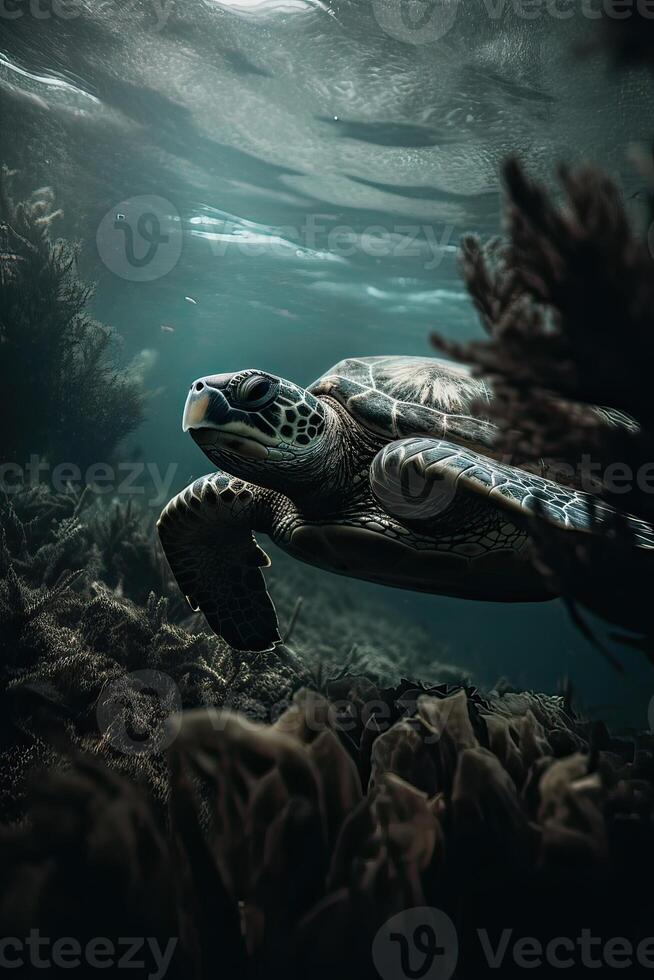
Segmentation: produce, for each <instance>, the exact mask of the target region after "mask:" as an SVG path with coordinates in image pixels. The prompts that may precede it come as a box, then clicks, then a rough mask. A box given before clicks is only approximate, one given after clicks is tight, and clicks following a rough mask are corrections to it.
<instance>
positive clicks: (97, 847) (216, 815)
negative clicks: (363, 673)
mask: <svg viewBox="0 0 654 980" xmlns="http://www.w3.org/2000/svg"><path fill="white" fill-rule="evenodd" d="M348 687H349V690H348V696H349V704H350V706H351V709H352V712H353V714H354V715H357V714H358V712H357V708H358V707H359V706H361V705H366V704H368V705H369V704H370V703H371V700H370V699H371V695H372V696H374V697H375V704H376V709H375V710H376V714H370V715H369V716H368V718H367V721H366V722H365V724H358V725H357V724H356V721H355V723H354V724H347V723H346V720H345V719H344V718H343V716H342V714H341V713H340V712H339V709H336V708H335V707H334V706H332V705H331V704H330V702H329V701H328V700H327V699H326V698H324V697H323V696H322V695H320V694H318V693H316V692H312V691H309V690H301V691H299V692H298V693H297V694H296V695H295V697H294V699H293V703H292V704H291V705H290V706H289V707H288V709H287V710H286V711H285V712H284V714H283V715H282V716H281V717H279V718H278V719H277V721H276V723H275V724H274V725H272V726H263V725H259V724H255V723H252V722H250V721H248V720H246V719H245V718H244V717H243V716H241V715H238V714H234V713H232V712H230V711H226V712H225V711H222V712H221V711H218V710H216V709H199V710H197V711H191V712H186V713H185V714H184V715H183V716H181V721H180V723H179V724H178V725H176V726H175V738H174V741H172V743H171V744H170V747H169V748H168V750H167V753H166V754H167V762H168V772H169V794H168V809H167V816H166V819H165V820H164V819H163V818H162V815H161V813H160V812H159V809H158V808H157V807H156V806H155V804H154V802H153V800H152V798H151V796H149V795H148V794H146V793H145V792H144V790H143V788H142V787H140V786H139V785H138V784H137V783H136V782H135V781H133V780H130V779H128V778H126V777H125V776H124V775H120V774H117V773H116V772H113V771H111V770H110V769H108V768H106V766H105V765H104V764H103V763H102V762H101V761H100V760H98V759H97V758H93V757H89V756H87V757H79V758H73V759H72V760H71V765H70V768H69V769H68V770H66V771H65V772H51V773H50V774H49V775H48V776H47V777H46V778H45V779H43V780H41V781H40V782H39V783H38V785H37V786H36V787H35V789H34V791H33V795H32V797H31V807H30V813H31V819H30V821H29V823H28V824H25V825H22V826H17V827H15V828H13V829H9V830H6V831H5V832H3V834H2V836H1V837H0V850H1V851H2V853H3V859H4V860H3V862H2V872H1V873H0V874H1V877H2V889H1V890H2V894H4V895H8V896H11V899H10V900H8V901H5V902H4V904H3V906H2V909H1V911H2V926H3V929H4V934H5V935H16V936H20V935H23V934H25V932H26V930H29V929H30V928H33V929H34V928H38V930H39V932H40V934H41V935H48V936H57V935H69V934H70V926H71V921H74V923H75V933H74V934H75V936H77V937H78V938H79V940H80V941H81V942H85V941H86V940H87V939H89V938H92V937H96V936H99V935H101V936H103V937H108V939H109V941H110V942H114V943H116V944H117V943H119V941H120V937H124V936H142V937H146V936H148V937H157V939H158V942H159V945H160V947H161V948H162V949H163V948H165V947H166V946H167V944H168V942H169V941H170V940H171V938H172V939H174V940H175V943H174V949H173V956H172V961H171V964H170V966H169V968H168V972H167V975H168V976H169V977H180V978H181V977H184V978H185V980H190V978H204V977H207V978H208V977H214V976H224V977H230V978H231V977H237V976H240V977H276V976H281V975H283V976H285V977H297V978H300V977H307V976H311V977H325V978H327V977H333V976H334V975H335V974H336V973H338V974H339V975H343V976H346V977H348V978H350V977H352V978H354V977H357V978H365V977H374V976H378V975H379V972H378V970H379V967H380V957H382V961H381V963H382V966H385V969H386V970H389V969H390V963H391V961H390V960H386V959H385V957H386V956H388V955H390V954H389V953H388V950H387V948H386V947H384V948H383V949H382V950H381V951H380V949H379V947H378V946H376V945H375V936H376V935H377V933H378V930H380V929H383V928H384V926H385V923H386V922H387V921H388V920H389V918H390V917H392V916H394V915H397V914H398V913H401V912H402V911H403V910H405V909H414V908H421V907H424V906H431V907H434V908H437V909H439V910H440V912H441V913H445V915H447V916H449V918H450V920H451V921H452V923H453V924H454V926H455V928H456V931H457V934H458V954H459V966H458V970H457V974H456V975H457V976H458V977H471V978H473V977H480V976H485V975H495V974H494V973H493V971H492V970H491V968H490V967H489V966H488V964H487V963H486V961H485V958H484V954H483V949H482V947H481V946H480V941H479V930H484V929H485V930H487V933H488V936H489V937H491V939H492V945H493V948H495V947H496V946H497V944H498V942H499V936H500V934H501V932H502V930H503V929H505V928H506V927H507V925H510V928H511V929H513V930H515V932H516V934H517V935H529V936H531V937H540V938H541V939H542V940H545V941H547V940H548V939H550V938H553V937H557V936H566V937H575V936H578V935H579V934H580V931H581V929H582V928H584V927H588V925H589V924H590V925H592V928H593V933H594V934H596V935H599V936H600V937H602V936H604V937H606V936H616V935H619V936H621V937H624V938H625V940H626V941H629V937H633V938H635V939H638V938H640V937H642V936H643V935H649V932H648V930H649V929H650V924H651V898H650V899H649V900H648V901H647V903H646V904H644V902H643V898H644V896H645V895H646V894H647V892H648V891H649V883H650V881H651V875H652V872H653V871H654V867H653V866H652V861H653V858H652V855H653V854H654V846H653V845H654V840H653V839H652V836H653V833H654V830H653V822H652V816H653V806H654V785H653V780H654V759H653V756H652V739H651V736H649V737H647V738H645V739H642V740H640V741H639V742H638V743H636V744H627V743H622V742H619V741H616V740H611V739H610V738H609V737H608V735H607V733H606V732H605V731H598V730H597V729H595V730H594V731H592V732H590V733H589V732H588V731H584V728H583V726H580V725H579V724H578V723H577V722H575V720H574V719H573V718H571V717H570V716H569V715H568V714H567V713H566V711H565V710H564V708H563V706H562V705H561V704H560V702H557V700H556V699H548V698H544V697H537V696H529V695H521V696H512V695H505V696H503V697H497V698H495V699H494V700H493V701H491V702H486V701H483V700H482V699H479V698H478V697H476V696H474V695H472V696H471V694H470V693H466V691H465V690H463V689H461V690H459V691H458V692H455V693H452V694H449V695H448V694H447V693H446V692H444V691H434V692H431V693H423V694H419V695H418V696H417V697H416V692H415V691H414V692H410V691H408V690H407V689H406V688H403V689H399V690H396V691H394V692H392V693H390V692H380V691H374V692H373V691H371V690H370V689H367V688H366V686H365V684H363V685H361V683H360V682H356V681H354V680H351V681H349V682H348ZM341 693H342V688H341ZM389 694H390V696H389ZM341 704H342V702H341ZM384 708H387V709H388V710H386V711H384V710H383V709H384ZM376 715H379V716H380V717H383V718H384V720H383V721H382V722H381V723H380V722H378V721H377V720H376ZM398 716H399V717H398ZM395 719H397V720H395ZM353 720H354V719H353V718H352V717H351V718H350V721H353ZM359 721H361V719H360V717H359ZM90 895H92V896H93V901H88V899H87V896H90ZM409 935H410V934H409ZM509 960H510V958H509ZM150 969H151V967H150ZM34 972H35V975H36V971H34ZM50 972H51V973H52V972H53V971H52V970H51V971H50ZM58 972H62V971H57V970H56V968H55V970H54V973H55V975H58ZM543 972H544V973H545V975H550V974H551V975H557V974H556V973H555V972H554V971H553V970H552V971H550V972H548V970H547V968H545V971H543V970H541V971H540V975H543ZM144 973H145V971H144ZM29 975H31V974H29ZM108 975H112V976H113V975H114V972H111V971H109V973H108ZM116 975H117V971H116ZM382 975H384V972H382ZM389 975H390V974H389ZM398 975H401V974H398ZM501 975H502V976H503V977H506V976H512V975H521V973H520V969H518V967H517V966H516V964H515V963H514V962H512V961H510V962H507V963H506V964H504V965H503V966H502V973H501ZM575 975H578V974H575ZM630 975H631V974H630Z"/></svg>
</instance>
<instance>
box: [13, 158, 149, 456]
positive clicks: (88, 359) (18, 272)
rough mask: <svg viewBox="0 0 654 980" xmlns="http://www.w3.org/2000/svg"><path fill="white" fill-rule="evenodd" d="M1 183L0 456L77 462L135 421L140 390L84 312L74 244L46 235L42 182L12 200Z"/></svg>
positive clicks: (87, 292)
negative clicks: (28, 195)
mask: <svg viewBox="0 0 654 980" xmlns="http://www.w3.org/2000/svg"><path fill="white" fill-rule="evenodd" d="M8 176H9V175H8V173H7V171H6V170H5V171H4V172H3V182H2V188H1V190H0V352H1V357H0V410H1V411H2V418H3V462H10V463H16V464H18V465H20V466H24V465H26V464H27V463H28V462H29V460H30V459H31V458H32V457H37V458H42V459H44V460H45V461H47V462H48V463H50V464H51V465H55V464H57V463H60V462H66V463H72V464H75V465H76V466H78V467H80V468H82V469H85V468H86V467H88V466H89V465H90V464H92V463H95V462H98V461H103V462H104V461H108V460H110V459H111V458H112V454H113V452H114V450H115V448H116V446H117V445H118V443H119V442H120V441H121V439H123V438H124V437H125V436H126V435H128V434H129V433H130V432H132V431H133V430H134V429H135V428H136V427H137V426H138V425H139V424H140V422H141V420H142V418H143V409H144V394H143V392H142V391H140V390H139V388H138V386H136V385H134V384H133V383H132V379H131V377H130V375H129V372H125V370H120V367H119V364H118V361H117V335H116V334H115V333H114V332H113V331H112V330H111V329H110V328H109V327H106V326H104V325H102V324H100V323H98V322H97V321H96V320H94V319H93V318H92V317H91V316H90V315H89V313H88V305H89V301H90V299H91V296H92V293H93V288H92V286H90V285H88V284H86V283H84V282H82V281H81V280H80V278H79V276H78V274H77V250H76V248H74V247H73V246H72V245H70V244H69V243H68V242H66V241H63V240H62V239H55V238H54V237H53V232H52V227H53V224H54V222H55V220H56V219H57V217H58V216H59V215H60V212H58V211H56V210H55V206H54V199H53V195H52V192H51V191H50V189H49V188H42V189H40V190H39V191H36V192H35V193H34V194H33V195H32V197H31V199H30V200H28V201H23V202H21V203H17V204H15V203H14V202H13V201H12V200H11V198H10V197H9V195H8V192H7V187H6V184H7V180H8Z"/></svg>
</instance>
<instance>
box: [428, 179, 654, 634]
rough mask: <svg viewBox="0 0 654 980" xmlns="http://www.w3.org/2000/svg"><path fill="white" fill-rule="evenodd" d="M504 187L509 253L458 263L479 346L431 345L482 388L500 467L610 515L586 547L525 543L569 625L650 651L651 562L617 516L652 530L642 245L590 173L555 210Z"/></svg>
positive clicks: (571, 538)
mask: <svg viewBox="0 0 654 980" xmlns="http://www.w3.org/2000/svg"><path fill="white" fill-rule="evenodd" d="M504 179H505V185H506V189H507V197H508V201H507V212H506V218H507V232H508V242H507V243H506V244H503V243H501V242H499V241H497V240H495V241H493V242H491V243H489V244H488V245H487V246H486V247H484V246H482V245H481V243H480V242H479V240H478V239H476V238H474V237H470V236H469V237H467V238H466V239H464V241H463V243H462V251H461V257H462V269H463V274H464V278H465V281H466V284H467V286H468V289H469V291H470V294H471V296H472V298H473V301H474V303H475V305H476V307H477V309H478V311H479V313H480V316H481V320H482V323H483V325H484V327H485V328H486V331H487V332H488V334H489V339H488V340H482V341H474V342H472V343H469V344H465V345H461V344H458V343H454V342H451V341H448V340H444V339H443V338H441V337H434V342H435V344H436V345H437V346H438V347H439V348H441V349H442V350H444V351H446V352H447V353H449V354H451V355H452V356H454V357H456V358H459V359H462V360H465V361H467V362H469V363H471V364H472V365H473V366H474V368H475V370H476V371H477V372H478V373H480V374H482V375H484V376H485V377H487V378H488V379H489V380H490V381H491V383H492V386H493V390H494V400H493V403H492V405H491V406H490V413H491V416H492V417H493V419H494V421H495V422H496V423H497V424H498V438H497V446H496V449H497V452H498V453H500V454H503V455H506V456H508V458H509V459H511V460H512V461H513V462H514V463H516V464H519V465H527V466H528V467H532V468H535V469H538V470H540V471H541V472H544V474H545V475H547V476H549V477H552V478H554V479H557V480H559V481H561V482H568V483H570V484H572V485H574V486H582V487H583V488H584V489H586V490H591V491H593V492H595V493H597V494H600V495H602V496H603V497H604V498H605V499H607V500H608V501H609V502H610V503H611V504H612V505H613V507H615V508H616V515H615V519H614V520H613V521H612V522H609V523H608V525H605V526H604V527H603V528H601V529H600V528H599V525H598V526H597V528H596V533H595V534H590V535H589V534H581V533H573V532H567V531H566V532H562V531H558V530H556V529H554V528H550V527H549V526H548V525H547V524H546V523H545V522H544V521H542V520H540V519H538V518H536V519H534V520H533V521H531V522H530V529H531V531H532V533H533V537H534V539H535V541H536V543H537V545H538V550H539V555H540V561H541V566H542V570H543V572H544V574H546V575H547V576H549V577H550V578H551V579H552V580H553V581H552V584H553V587H554V588H555V590H557V591H559V592H560V593H562V594H563V595H564V597H565V598H566V600H567V601H568V603H569V606H570V609H571V611H572V612H573V614H574V615H575V617H576V619H577V621H578V622H579V624H580V625H582V627H583V628H585V629H586V631H588V630H587V627H585V626H584V624H583V621H582V620H580V619H579V617H578V615H577V613H576V609H575V607H574V602H575V600H578V601H581V602H582V603H584V604H585V605H587V606H588V607H590V608H591V609H592V610H593V611H594V612H596V613H598V614H599V615H601V616H604V617H605V618H607V619H609V620H610V621H612V622H614V623H617V624H619V625H620V626H622V627H623V628H626V629H628V630H631V631H635V632H637V633H639V634H641V637H642V638H641V639H640V640H638V641H637V642H638V643H639V645H641V646H642V647H643V648H644V649H646V650H647V651H650V650H651V643H650V636H651V634H652V633H653V629H652V622H651V616H650V614H649V602H648V600H647V583H648V582H649V581H650V578H651V572H652V565H653V563H654V557H653V556H652V554H651V553H650V552H646V551H642V550H641V551H636V549H635V548H634V547H632V545H631V541H630V534H629V532H628V530H627V527H626V523H625V521H624V520H623V519H622V516H621V515H622V514H624V513H635V514H637V515H638V516H641V517H643V518H645V519H647V520H649V521H652V519H653V518H654V502H653V500H654V498H653V496H652V492H651V483H650V480H649V478H648V474H649V476H651V474H652V470H653V468H654V412H653V411H652V404H651V397H650V390H651V384H650V381H649V366H650V365H651V363H652V357H653V355H654V261H653V257H652V254H651V251H650V247H649V244H651V243H648V242H647V241H646V240H643V238H641V237H638V236H637V235H636V234H635V233H634V232H633V231H632V229H631V226H630V223H629V221H628V219H627V215H626V211H625V207H624V203H623V201H622V199H621V196H620V193H619V191H618V190H617V188H616V187H615V186H614V185H613V184H612V183H611V182H610V181H609V180H608V179H606V178H605V177H604V176H602V175H601V174H600V173H599V172H598V171H596V170H594V169H592V168H588V169H585V170H582V171H580V172H578V173H575V174H573V173H570V172H568V171H565V170H563V171H562V172H561V180H562V184H563V188H564V191H565V195H566V201H565V205H564V206H559V205H557V204H556V203H555V202H554V201H553V200H552V198H551V197H550V196H549V194H548V193H546V191H545V190H544V189H543V188H542V187H540V186H539V185H537V184H535V183H533V182H532V181H530V180H529V179H528V178H527V177H526V176H525V175H524V173H523V171H522V169H521V167H520V165H519V164H518V163H517V162H516V161H515V160H511V161H509V162H508V163H507V165H506V166H505V169H504ZM651 219H652V220H654V207H653V208H652V214H651ZM650 237H651V236H650ZM596 405H600V406H610V408H600V409H597V408H595V406H596ZM590 516H591V517H592V513H591V515H590Z"/></svg>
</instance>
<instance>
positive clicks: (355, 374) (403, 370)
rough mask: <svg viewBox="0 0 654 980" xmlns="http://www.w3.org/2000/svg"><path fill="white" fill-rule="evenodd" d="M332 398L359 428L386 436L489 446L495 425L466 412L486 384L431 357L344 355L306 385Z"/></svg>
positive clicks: (481, 397) (486, 394)
mask: <svg viewBox="0 0 654 980" xmlns="http://www.w3.org/2000/svg"><path fill="white" fill-rule="evenodd" d="M309 391H310V392H311V393H312V394H313V395H318V396H320V395H328V396H330V397H331V398H334V399H336V401H338V402H340V404H341V405H342V406H343V407H344V408H345V409H346V410H347V411H348V412H349V414H350V415H351V416H352V417H353V418H354V419H356V421H357V422H359V423H360V424H361V425H363V426H364V427H365V428H367V429H370V430H371V431H373V432H375V433H377V434H379V435H383V436H386V437H387V438H388V439H389V440H392V439H404V438H406V437H407V436H412V435H426V436H434V437H436V438H439V439H442V438H445V439H450V440H451V441H453V442H463V443H469V444H473V445H474V444H479V445H482V446H490V445H492V442H493V433H494V431H495V427H494V426H493V424H492V423H491V422H489V421H488V419H485V418H483V416H481V417H480V416H479V415H473V414H471V410H472V405H473V403H477V404H478V403H480V402H481V403H482V404H483V403H484V402H485V403H487V402H488V401H489V400H490V389H489V388H488V386H487V385H486V384H484V382H483V381H481V380H480V379H478V378H474V377H472V375H471V373H470V371H469V369H468V368H466V367H465V366H463V365H460V364H455V363H453V362H450V361H444V360H442V359H440V358H436V357H402V356H397V357H393V356H385V357H348V358H346V359H345V360H343V361H339V362H338V364H335V365H334V367H333V368H330V370H329V371H327V372H326V373H325V374H323V375H322V377H320V378H318V380H317V381H315V382H314V383H313V384H312V385H310V386H309Z"/></svg>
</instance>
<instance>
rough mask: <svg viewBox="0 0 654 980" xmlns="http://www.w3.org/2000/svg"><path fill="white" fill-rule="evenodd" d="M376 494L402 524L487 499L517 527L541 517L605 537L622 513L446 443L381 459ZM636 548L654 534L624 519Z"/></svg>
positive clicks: (375, 467) (410, 447)
mask: <svg viewBox="0 0 654 980" xmlns="http://www.w3.org/2000/svg"><path fill="white" fill-rule="evenodd" d="M370 479H371V486H372V490H373V493H374V494H375V496H376V497H377V499H378V500H379V501H380V503H381V504H382V505H383V506H385V507H386V508H387V509H388V510H389V512H390V513H395V514H396V515H397V516H398V517H400V519H402V517H403V516H409V517H411V515H413V516H414V519H418V520H429V519H431V520H434V521H437V520H439V519H444V518H446V516H447V513H448V511H449V510H450V508H451V507H453V506H455V505H456V503H457V502H458V501H460V499H461V498H462V497H468V498H469V499H474V498H475V497H477V499H479V498H482V499H484V500H485V501H486V502H487V503H488V504H494V505H495V506H497V507H498V508H500V509H501V510H503V511H504V512H505V513H507V514H508V515H509V516H510V517H511V518H512V519H513V520H514V521H515V522H516V523H517V524H520V523H521V518H522V521H523V522H524V520H525V518H529V517H539V518H541V519H543V520H546V521H547V522H548V523H549V524H552V525H554V526H555V527H558V528H562V529H567V530H572V531H586V532H593V531H601V530H602V527H608V526H610V525H612V524H613V522H614V519H615V517H616V511H615V510H614V509H613V508H612V507H610V506H609V505H607V504H604V503H602V502H601V501H599V500H598V498H597V497H595V496H594V495H592V494H588V493H584V492H582V491H580V490H573V489H571V488H569V487H565V486H562V485H561V484H559V483H554V482H553V481H552V480H547V479H544V478H543V477H540V476H538V475H537V474H535V473H528V472H526V471H525V470H521V469H518V468H517V467H515V466H510V465H508V464H506V463H501V462H499V461H498V460H495V459H489V458H488V457H486V456H482V455H480V454H479V453H476V452H474V450H472V449H468V448H465V447H463V446H457V445H456V444H454V443H451V442H448V441H447V440H444V439H402V440H400V441H398V442H392V443H389V445H388V446H385V447H384V449H382V450H381V452H379V453H378V454H377V456H376V457H375V459H374V460H373V463H372V467H371V471H370ZM623 522H624V523H625V525H626V527H627V528H628V529H629V530H630V531H631V532H632V534H633V536H634V542H635V544H637V545H638V546H639V547H642V548H654V528H652V526H651V525H650V524H648V523H647V522H646V521H642V520H640V519H639V518H637V517H631V516H627V517H624V518H623Z"/></svg>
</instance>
